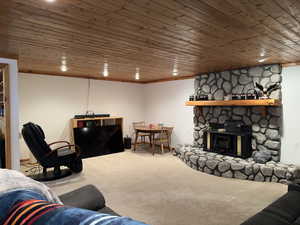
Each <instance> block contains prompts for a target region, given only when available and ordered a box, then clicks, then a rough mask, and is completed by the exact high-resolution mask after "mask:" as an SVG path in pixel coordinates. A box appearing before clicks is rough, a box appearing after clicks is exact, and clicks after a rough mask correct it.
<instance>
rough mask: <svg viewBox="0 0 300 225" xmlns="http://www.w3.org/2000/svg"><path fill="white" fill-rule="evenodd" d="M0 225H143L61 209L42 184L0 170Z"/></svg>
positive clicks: (108, 216) (102, 215) (56, 200)
mask: <svg viewBox="0 0 300 225" xmlns="http://www.w3.org/2000/svg"><path fill="white" fill-rule="evenodd" d="M0 225H145V224H144V223H141V222H137V221H134V220H132V219H130V218H127V217H118V216H113V215H108V214H100V213H97V212H94V211H90V210H85V209H79V208H72V207H68V206H65V205H62V204H61V202H60V200H59V198H58V197H57V196H56V195H55V194H54V193H52V191H51V190H50V189H49V188H48V187H47V186H46V185H44V184H42V183H39V182H36V181H34V180H32V179H30V178H28V177H26V176H24V175H23V174H22V173H20V172H17V171H13V170H2V169H0Z"/></svg>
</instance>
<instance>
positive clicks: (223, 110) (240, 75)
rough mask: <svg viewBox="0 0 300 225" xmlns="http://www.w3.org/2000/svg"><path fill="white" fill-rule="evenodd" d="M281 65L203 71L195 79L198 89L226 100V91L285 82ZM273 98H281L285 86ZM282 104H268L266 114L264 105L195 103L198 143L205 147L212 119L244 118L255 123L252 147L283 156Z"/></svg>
mask: <svg viewBox="0 0 300 225" xmlns="http://www.w3.org/2000/svg"><path fill="white" fill-rule="evenodd" d="M281 79H282V78H281V66H280V65H278V64H275V65H265V66H258V67H252V68H243V69H239V70H230V71H224V72H219V73H209V74H202V75H199V76H197V77H196V79H195V92H197V91H199V90H200V91H201V93H203V94H206V95H211V96H212V97H213V98H214V99H215V100H223V99H224V97H225V96H226V95H231V94H233V93H234V94H243V93H244V94H246V93H249V92H253V90H254V89H255V83H256V82H257V83H259V84H261V85H262V86H264V87H268V86H270V85H272V84H275V83H281ZM270 97H271V98H275V99H280V98H281V89H278V90H276V91H274V92H272V93H271V96H270ZM281 112H282V108H281V107H268V108H267V114H266V115H263V114H262V108H261V107H244V106H242V107H223V106H216V107H211V106H208V107H202V112H201V111H200V108H199V107H194V125H195V127H194V145H195V146H198V147H204V146H203V144H204V139H203V138H204V132H205V129H207V124H208V123H221V124H224V123H225V121H227V120H240V121H243V122H244V123H245V124H246V125H248V126H251V127H252V149H253V152H254V153H255V152H256V151H269V152H270V153H271V155H272V160H273V161H275V162H278V161H279V160H280V147H281V127H282V126H281V124H282V116H281Z"/></svg>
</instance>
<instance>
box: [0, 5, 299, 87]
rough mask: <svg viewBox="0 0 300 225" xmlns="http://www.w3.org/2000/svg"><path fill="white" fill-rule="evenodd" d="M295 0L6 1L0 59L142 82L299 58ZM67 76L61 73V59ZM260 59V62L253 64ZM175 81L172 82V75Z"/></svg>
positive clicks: (34, 68) (31, 68)
mask: <svg viewBox="0 0 300 225" xmlns="http://www.w3.org/2000/svg"><path fill="white" fill-rule="evenodd" d="M299 44H300V1H298V0H56V1H54V2H52V3H49V2H47V1H46V0H26V1H24V0H3V1H1V2H0V56H1V55H2V56H17V57H18V58H19V67H20V71H23V72H33V73H44V74H57V75H66V76H79V77H92V78H96V79H97V78H99V79H101V77H102V75H101V72H102V71H103V67H104V61H105V59H106V60H107V61H108V64H109V73H110V74H109V79H116V80H126V81H127V80H128V81H134V74H135V70H136V67H139V68H140V82H149V81H155V80H160V79H169V78H172V77H173V76H172V70H173V68H174V63H175V61H177V65H178V71H179V75H178V77H182V76H191V75H195V74H197V73H202V72H209V71H220V70H224V69H231V68H239V67H244V66H252V65H256V64H261V63H263V64H266V63H288V62H296V61H300V45H299ZM64 57H65V59H66V62H67V67H68V71H67V72H62V71H60V66H61V61H62V58H64ZM261 59H263V60H265V61H264V62H258V60H261ZM173 78H174V77H173Z"/></svg>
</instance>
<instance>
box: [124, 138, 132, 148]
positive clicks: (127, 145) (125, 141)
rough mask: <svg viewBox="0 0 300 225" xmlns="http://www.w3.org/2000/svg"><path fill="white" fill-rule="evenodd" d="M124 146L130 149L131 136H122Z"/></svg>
mask: <svg viewBox="0 0 300 225" xmlns="http://www.w3.org/2000/svg"><path fill="white" fill-rule="evenodd" d="M124 148H125V149H131V138H130V137H125V138H124Z"/></svg>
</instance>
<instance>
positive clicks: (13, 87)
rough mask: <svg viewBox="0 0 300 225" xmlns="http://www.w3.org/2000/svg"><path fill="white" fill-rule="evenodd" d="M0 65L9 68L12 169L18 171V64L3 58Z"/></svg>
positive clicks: (0, 59)
mask: <svg viewBox="0 0 300 225" xmlns="http://www.w3.org/2000/svg"><path fill="white" fill-rule="evenodd" d="M0 63H3V64H8V66H9V85H10V93H9V94H10V99H9V102H10V118H11V121H10V138H11V153H12V169H15V170H18V169H19V168H20V147H19V98H18V97H19V96H18V64H17V61H16V60H13V59H5V58H0Z"/></svg>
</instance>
